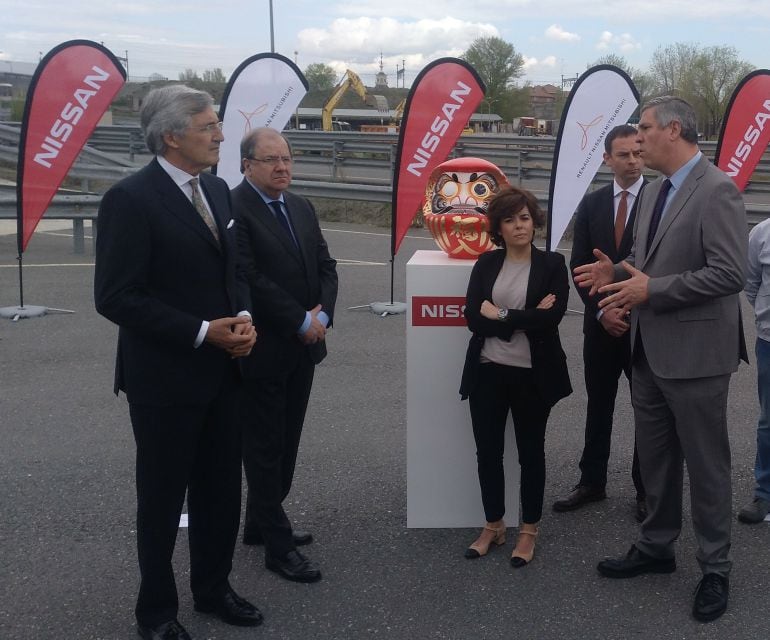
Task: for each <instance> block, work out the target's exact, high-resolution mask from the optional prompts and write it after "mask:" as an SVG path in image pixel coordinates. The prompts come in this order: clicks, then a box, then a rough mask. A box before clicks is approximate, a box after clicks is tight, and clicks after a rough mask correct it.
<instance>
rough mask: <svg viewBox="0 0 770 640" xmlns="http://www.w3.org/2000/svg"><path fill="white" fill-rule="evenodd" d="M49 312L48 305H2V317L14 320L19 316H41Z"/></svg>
mask: <svg viewBox="0 0 770 640" xmlns="http://www.w3.org/2000/svg"><path fill="white" fill-rule="evenodd" d="M46 313H48V307H39V306H36V305H31V304H28V305H24V306H23V307H0V318H10V319H11V320H13V321H14V322H15V321H16V320H18V319H19V318H39V317H40V316H44V315H45V314H46Z"/></svg>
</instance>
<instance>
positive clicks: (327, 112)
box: [321, 69, 376, 131]
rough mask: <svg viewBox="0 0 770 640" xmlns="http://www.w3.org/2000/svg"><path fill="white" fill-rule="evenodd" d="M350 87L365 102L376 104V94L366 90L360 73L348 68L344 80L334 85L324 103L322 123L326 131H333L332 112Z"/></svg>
mask: <svg viewBox="0 0 770 640" xmlns="http://www.w3.org/2000/svg"><path fill="white" fill-rule="evenodd" d="M348 89H353V91H355V92H356V93H357V94H358V95H359V96H360V97H361V100H363V101H364V104H366V105H373V104H376V103H375V100H376V96H370V95H369V94H368V93H367V92H366V87H365V86H364V83H363V82H362V81H361V78H359V77H358V74H357V73H355V72H353V71H351V70H350V69H348V70H347V71H345V75H343V76H342V80H340V82H339V84H338V85H337V86H336V87H334V91H332V95H331V96H329V99H328V100H327V101H326V104H324V106H323V108H322V109H321V125H322V127H323V130H324V131H332V129H333V127H332V112H333V111H334V109H335V108H336V107H337V104H339V101H340V100H342V96H344V95H345V92H346V91H347V90H348Z"/></svg>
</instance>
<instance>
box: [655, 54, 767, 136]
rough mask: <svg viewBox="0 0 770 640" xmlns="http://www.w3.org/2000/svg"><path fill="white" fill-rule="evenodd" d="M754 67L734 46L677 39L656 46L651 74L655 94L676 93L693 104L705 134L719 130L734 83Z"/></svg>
mask: <svg viewBox="0 0 770 640" xmlns="http://www.w3.org/2000/svg"><path fill="white" fill-rule="evenodd" d="M753 68H754V67H753V66H752V65H751V64H750V63H748V62H745V61H743V60H740V59H739V58H738V51H737V49H735V47H727V46H711V47H705V48H701V47H699V46H698V45H695V44H684V43H681V42H679V43H676V44H673V45H669V46H667V47H662V46H661V47H658V48H657V49H656V50H655V53H654V54H653V56H652V63H651V65H650V74H651V76H652V77H653V79H654V82H655V89H656V91H657V93H658V95H663V94H667V95H675V96H679V97H680V98H683V99H685V100H687V102H689V103H690V104H692V106H693V108H694V109H695V112H696V114H697V117H698V130H699V131H702V132H703V133H704V134H705V135H706V137H711V136H713V135H716V134H717V133H718V132H719V129H720V127H721V124H722V118H723V117H724V113H725V110H726V109H727V103H728V101H729V100H730V96H731V95H732V93H733V91H734V90H735V86H736V85H737V84H738V82H740V80H741V79H742V78H743V77H744V76H745V75H746V74H748V73H749V72H750V71H751V70H752V69H753Z"/></svg>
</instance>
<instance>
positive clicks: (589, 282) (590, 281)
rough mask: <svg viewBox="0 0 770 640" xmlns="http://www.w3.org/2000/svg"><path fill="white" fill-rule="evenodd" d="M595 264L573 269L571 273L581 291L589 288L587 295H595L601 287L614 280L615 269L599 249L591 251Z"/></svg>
mask: <svg viewBox="0 0 770 640" xmlns="http://www.w3.org/2000/svg"><path fill="white" fill-rule="evenodd" d="M593 254H594V257H595V258H596V262H592V263H591V264H584V265H581V266H579V267H575V269H574V271H573V272H572V273H573V274H574V275H575V278H574V279H575V284H576V285H577V286H579V287H582V288H583V289H585V288H588V287H590V288H591V289H590V291H589V292H588V295H590V296H593V295H596V292H597V291H598V290H599V289H600V288H601V287H603V286H605V285H608V284H610V283H611V282H612V281H613V280H614V279H615V269H614V266H613V264H612V260H610V259H609V256H607V254H605V253H602V252H601V251H599V249H594V251H593Z"/></svg>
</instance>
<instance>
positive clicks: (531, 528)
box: [511, 523, 539, 569]
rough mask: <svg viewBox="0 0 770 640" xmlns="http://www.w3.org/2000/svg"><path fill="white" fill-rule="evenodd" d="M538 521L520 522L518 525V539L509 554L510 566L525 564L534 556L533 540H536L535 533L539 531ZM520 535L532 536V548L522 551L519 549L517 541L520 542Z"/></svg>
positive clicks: (519, 566)
mask: <svg viewBox="0 0 770 640" xmlns="http://www.w3.org/2000/svg"><path fill="white" fill-rule="evenodd" d="M537 525H538V523H535V524H526V523H522V525H521V527H519V539H518V540H517V541H516V546H515V547H514V549H513V554H511V566H512V567H514V568H515V569H520V568H521V567H525V566H527V565H528V564H529V563H530V562H532V558H534V557H535V541H536V540H537V534H538V533H539V529H538V526H537ZM522 536H529V537H531V538H532V549H530V550H529V551H528V552H522V551H520V550H519V542H521V538H522Z"/></svg>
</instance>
